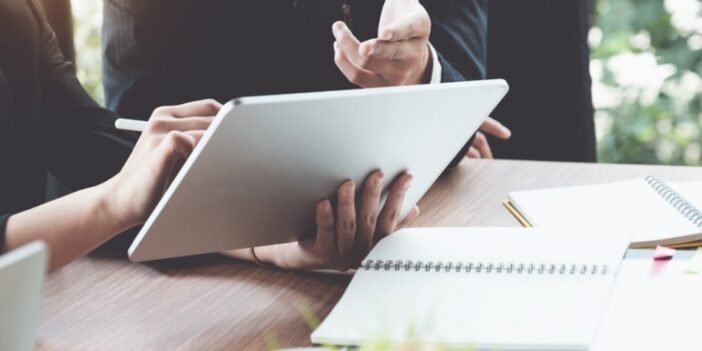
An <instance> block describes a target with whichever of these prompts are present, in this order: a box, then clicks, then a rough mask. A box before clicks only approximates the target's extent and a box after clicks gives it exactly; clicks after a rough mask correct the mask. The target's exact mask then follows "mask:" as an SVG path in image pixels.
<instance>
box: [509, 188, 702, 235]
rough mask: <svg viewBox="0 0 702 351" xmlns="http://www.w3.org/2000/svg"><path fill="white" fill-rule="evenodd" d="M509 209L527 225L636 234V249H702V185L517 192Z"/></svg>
mask: <svg viewBox="0 0 702 351" xmlns="http://www.w3.org/2000/svg"><path fill="white" fill-rule="evenodd" d="M505 206H506V207H507V208H508V209H509V210H510V211H511V212H512V213H513V214H514V215H515V216H516V217H517V219H519V220H520V222H522V224H524V225H525V226H533V227H537V228H541V227H554V228H571V227H583V226H587V227H602V228H613V227H617V228H623V229H626V230H633V231H634V232H635V233H636V234H635V236H634V239H633V242H632V243H631V247H633V248H649V247H651V248H655V247H656V246H657V245H664V246H672V247H685V246H699V245H702V212H701V211H700V209H702V182H687V183H670V184H668V183H666V182H664V181H663V180H660V179H657V178H654V177H647V178H642V179H635V180H629V181H623V182H616V183H607V184H598V185H585V186H573V187H564V188H551V189H541V190H527V191H518V192H513V193H510V194H509V201H508V202H506V203H505Z"/></svg>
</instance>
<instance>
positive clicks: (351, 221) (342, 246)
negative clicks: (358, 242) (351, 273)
mask: <svg viewBox="0 0 702 351" xmlns="http://www.w3.org/2000/svg"><path fill="white" fill-rule="evenodd" d="M355 192H356V185H355V184H354V182H353V181H352V180H349V181H346V182H344V183H343V184H341V186H340V187H339V189H338V191H337V200H336V201H337V205H336V248H337V251H338V253H339V259H340V262H341V263H342V265H343V266H346V265H348V264H349V263H350V259H351V251H352V249H353V243H354V240H355V237H356V201H355Z"/></svg>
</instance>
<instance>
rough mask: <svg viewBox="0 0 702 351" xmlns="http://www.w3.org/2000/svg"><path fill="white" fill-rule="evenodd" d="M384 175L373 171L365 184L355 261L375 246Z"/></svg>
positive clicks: (358, 223)
mask: <svg viewBox="0 0 702 351" xmlns="http://www.w3.org/2000/svg"><path fill="white" fill-rule="evenodd" d="M383 177H384V175H383V172H381V171H376V172H373V173H372V174H371V175H370V176H368V178H367V179H366V181H365V183H364V185H363V192H362V193H361V202H360V209H359V213H358V221H357V227H358V230H357V233H356V241H355V242H354V250H353V251H354V261H355V262H360V260H362V259H363V258H364V257H365V256H366V254H368V252H369V251H370V250H371V249H372V248H373V236H374V235H375V225H376V223H377V221H378V210H379V207H380V195H381V193H382V190H383Z"/></svg>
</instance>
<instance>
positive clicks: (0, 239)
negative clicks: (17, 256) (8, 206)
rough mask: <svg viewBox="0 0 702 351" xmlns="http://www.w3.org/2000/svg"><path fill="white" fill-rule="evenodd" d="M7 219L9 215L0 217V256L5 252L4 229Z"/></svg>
mask: <svg viewBox="0 0 702 351" xmlns="http://www.w3.org/2000/svg"><path fill="white" fill-rule="evenodd" d="M8 218H10V216H9V215H4V216H0V255H2V253H3V252H5V227H6V226H7V219H8Z"/></svg>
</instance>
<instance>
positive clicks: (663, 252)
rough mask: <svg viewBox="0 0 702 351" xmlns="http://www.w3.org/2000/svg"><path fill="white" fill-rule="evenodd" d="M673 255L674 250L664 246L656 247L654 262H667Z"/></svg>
mask: <svg viewBox="0 0 702 351" xmlns="http://www.w3.org/2000/svg"><path fill="white" fill-rule="evenodd" d="M673 255H675V249H671V248H669V247H665V246H660V245H659V246H656V252H654V253H653V259H654V260H669V259H671V258H673Z"/></svg>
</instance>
